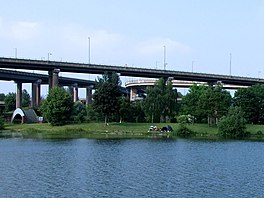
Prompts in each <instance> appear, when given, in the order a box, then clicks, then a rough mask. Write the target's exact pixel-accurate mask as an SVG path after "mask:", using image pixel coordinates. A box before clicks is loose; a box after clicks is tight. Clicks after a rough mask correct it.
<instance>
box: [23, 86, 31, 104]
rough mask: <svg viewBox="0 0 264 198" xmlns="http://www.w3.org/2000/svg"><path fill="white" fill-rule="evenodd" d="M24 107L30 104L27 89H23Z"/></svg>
mask: <svg viewBox="0 0 264 198" xmlns="http://www.w3.org/2000/svg"><path fill="white" fill-rule="evenodd" d="M21 106H22V107H29V106H30V95H29V93H28V92H27V90H25V89H23V91H22V104H21Z"/></svg>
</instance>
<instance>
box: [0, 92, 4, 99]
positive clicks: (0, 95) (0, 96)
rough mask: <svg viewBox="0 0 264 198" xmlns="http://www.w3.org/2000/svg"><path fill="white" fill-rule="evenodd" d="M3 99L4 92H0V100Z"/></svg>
mask: <svg viewBox="0 0 264 198" xmlns="http://www.w3.org/2000/svg"><path fill="white" fill-rule="evenodd" d="M4 100H5V94H4V93H0V101H4Z"/></svg>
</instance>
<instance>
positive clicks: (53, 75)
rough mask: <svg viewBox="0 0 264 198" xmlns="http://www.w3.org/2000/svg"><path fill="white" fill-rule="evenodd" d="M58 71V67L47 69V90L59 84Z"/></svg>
mask: <svg viewBox="0 0 264 198" xmlns="http://www.w3.org/2000/svg"><path fill="white" fill-rule="evenodd" d="M59 73H60V69H54V70H51V71H49V90H51V89H52V88H53V87H56V86H58V85H59Z"/></svg>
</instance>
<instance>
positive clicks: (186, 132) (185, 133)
mask: <svg viewBox="0 0 264 198" xmlns="http://www.w3.org/2000/svg"><path fill="white" fill-rule="evenodd" d="M177 121H178V123H179V128H178V130H177V132H176V134H177V135H178V136H180V137H189V136H192V135H194V134H195V133H194V132H193V131H192V130H191V129H189V128H188V127H187V126H186V125H187V123H188V116H187V115H181V116H179V117H178V118H177Z"/></svg>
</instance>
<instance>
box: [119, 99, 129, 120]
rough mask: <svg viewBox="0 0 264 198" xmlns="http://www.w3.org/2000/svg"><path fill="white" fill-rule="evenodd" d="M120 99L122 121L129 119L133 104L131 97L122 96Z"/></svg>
mask: <svg viewBox="0 0 264 198" xmlns="http://www.w3.org/2000/svg"><path fill="white" fill-rule="evenodd" d="M119 100H120V109H119V115H120V123H121V122H122V121H123V120H124V121H127V120H128V117H129V116H131V115H130V111H131V105H130V101H129V98H127V97H125V96H122V97H120V98H119Z"/></svg>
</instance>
